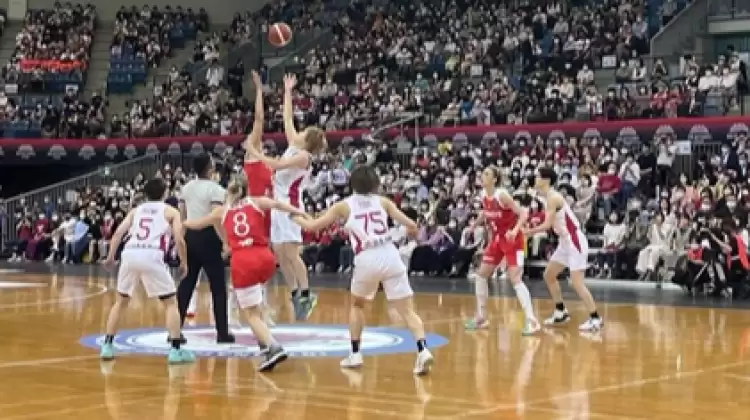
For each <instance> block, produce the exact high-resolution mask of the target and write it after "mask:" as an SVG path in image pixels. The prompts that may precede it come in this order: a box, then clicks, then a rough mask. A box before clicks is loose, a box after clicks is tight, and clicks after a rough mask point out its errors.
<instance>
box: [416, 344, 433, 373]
mask: <svg viewBox="0 0 750 420" xmlns="http://www.w3.org/2000/svg"><path fill="white" fill-rule="evenodd" d="M433 364H435V358H434V357H432V353H430V351H429V350H428V349H424V350H422V351H420V352H419V353H418V354H417V361H416V362H415V363H414V374H415V375H420V376H422V375H427V374H428V373H430V369H431V368H432V365H433Z"/></svg>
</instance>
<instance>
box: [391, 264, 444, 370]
mask: <svg viewBox="0 0 750 420" xmlns="http://www.w3.org/2000/svg"><path fill="white" fill-rule="evenodd" d="M383 292H384V293H385V296H386V299H388V302H389V304H390V305H391V306H392V307H393V308H395V309H396V311H398V313H399V315H401V318H403V320H404V322H405V323H406V326H407V327H408V328H409V331H411V333H412V335H413V336H414V340H415V341H416V345H417V346H416V347H417V360H416V361H415V363H414V374H416V375H426V374H427V373H429V372H430V368H431V367H432V365H433V364H434V363H435V358H434V357H433V356H432V353H431V352H430V350H429V349H428V348H427V341H426V340H425V332H424V323H423V322H422V318H420V317H419V315H418V314H417V312H416V311H415V310H414V291H413V290H412V288H411V285H410V284H409V278H408V276H407V275H406V271H405V270H404V272H403V273H399V274H397V275H395V276H393V277H390V278H388V279H386V280H385V281H383Z"/></svg>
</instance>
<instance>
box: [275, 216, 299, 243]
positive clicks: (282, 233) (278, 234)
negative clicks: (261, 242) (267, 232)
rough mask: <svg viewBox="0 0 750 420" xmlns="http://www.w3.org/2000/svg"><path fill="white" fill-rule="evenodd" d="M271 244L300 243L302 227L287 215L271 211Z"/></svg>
mask: <svg viewBox="0 0 750 420" xmlns="http://www.w3.org/2000/svg"><path fill="white" fill-rule="evenodd" d="M271 243H272V244H285V243H299V244H301V243H302V227H301V226H300V225H298V224H296V223H294V222H293V221H292V219H291V218H290V217H289V214H288V213H284V212H281V211H278V210H271Z"/></svg>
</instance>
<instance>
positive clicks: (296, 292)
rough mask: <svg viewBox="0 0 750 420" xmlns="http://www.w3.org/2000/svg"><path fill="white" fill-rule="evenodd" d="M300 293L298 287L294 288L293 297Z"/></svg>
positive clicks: (295, 297)
mask: <svg viewBox="0 0 750 420" xmlns="http://www.w3.org/2000/svg"><path fill="white" fill-rule="evenodd" d="M298 294H299V290H297V289H294V290H292V299H297V295H298Z"/></svg>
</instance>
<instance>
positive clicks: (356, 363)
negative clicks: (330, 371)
mask: <svg viewBox="0 0 750 420" xmlns="http://www.w3.org/2000/svg"><path fill="white" fill-rule="evenodd" d="M364 363H365V361H364V360H363V359H362V353H349V356H348V357H347V358H346V359H344V360H342V361H341V363H339V364H340V365H341V367H342V368H344V369H357V368H360V367H362V365H363V364H364Z"/></svg>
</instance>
